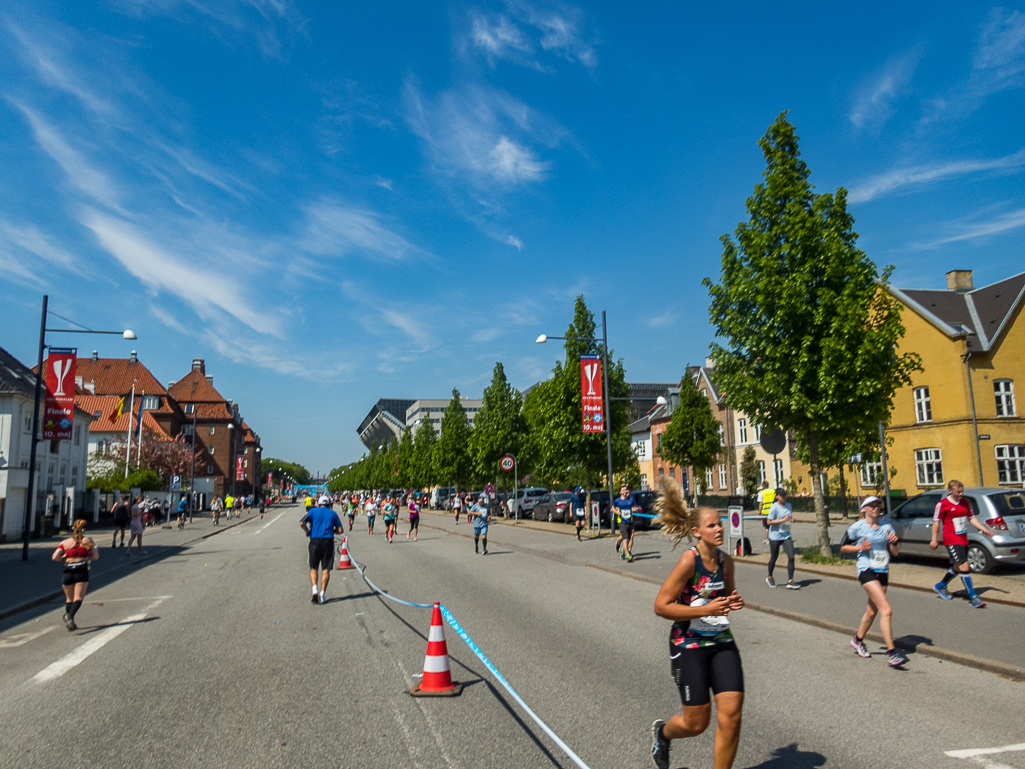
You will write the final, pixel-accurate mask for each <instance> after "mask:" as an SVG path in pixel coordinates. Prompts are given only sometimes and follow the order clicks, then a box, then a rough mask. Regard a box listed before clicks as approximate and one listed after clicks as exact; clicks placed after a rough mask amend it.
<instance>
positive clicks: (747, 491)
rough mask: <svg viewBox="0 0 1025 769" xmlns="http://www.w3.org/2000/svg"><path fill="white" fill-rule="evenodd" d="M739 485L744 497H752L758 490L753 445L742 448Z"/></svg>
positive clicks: (756, 457)
mask: <svg viewBox="0 0 1025 769" xmlns="http://www.w3.org/2000/svg"><path fill="white" fill-rule="evenodd" d="M740 486H741V488H742V489H744V496H745V497H753V496H754V495H755V494H756V493H757V492H758V455H757V454H756V453H755V447H754V446H748V447H747V448H746V449H744V456H743V457H742V458H741V460H740Z"/></svg>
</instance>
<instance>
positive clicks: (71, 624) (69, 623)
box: [64, 619, 78, 632]
mask: <svg viewBox="0 0 1025 769" xmlns="http://www.w3.org/2000/svg"><path fill="white" fill-rule="evenodd" d="M64 627H66V628H67V629H68V631H69V632H70V631H72V630H78V625H76V624H75V620H73V619H69V620H68V621H67V622H66V623H64Z"/></svg>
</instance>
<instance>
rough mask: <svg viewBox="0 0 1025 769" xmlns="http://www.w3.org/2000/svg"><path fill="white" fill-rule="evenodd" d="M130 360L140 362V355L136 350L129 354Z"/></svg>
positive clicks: (130, 361)
mask: <svg viewBox="0 0 1025 769" xmlns="http://www.w3.org/2000/svg"><path fill="white" fill-rule="evenodd" d="M128 362H129V363H138V362H139V356H138V355H137V354H136V353H135V350H132V352H131V354H130V355H129V356H128Z"/></svg>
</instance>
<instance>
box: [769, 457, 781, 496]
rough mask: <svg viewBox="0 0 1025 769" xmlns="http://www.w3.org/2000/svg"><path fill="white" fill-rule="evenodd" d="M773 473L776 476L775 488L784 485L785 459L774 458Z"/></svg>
mask: <svg viewBox="0 0 1025 769" xmlns="http://www.w3.org/2000/svg"><path fill="white" fill-rule="evenodd" d="M772 474H773V477H775V479H776V482H775V488H777V489H778V488H779V487H780V486H782V485H783V460H782V459H774V460H772Z"/></svg>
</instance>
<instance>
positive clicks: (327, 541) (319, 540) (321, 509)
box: [299, 497, 342, 603]
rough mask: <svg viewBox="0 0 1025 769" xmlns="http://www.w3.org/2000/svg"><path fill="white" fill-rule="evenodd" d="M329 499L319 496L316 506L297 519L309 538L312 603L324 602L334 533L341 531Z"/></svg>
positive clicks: (332, 551)
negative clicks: (318, 579) (300, 518)
mask: <svg viewBox="0 0 1025 769" xmlns="http://www.w3.org/2000/svg"><path fill="white" fill-rule="evenodd" d="M330 505H331V500H330V499H328V498H327V497H321V498H320V499H319V500H318V501H317V506H316V507H311V508H310V509H309V511H308V512H307V513H306V515H304V516H303V517H302V520H300V521H299V526H300V528H302V530H303V531H304V532H306V536H307V537H309V538H310V545H309V551H310V585H311V586H312V587H313V598H312V599H310V600H312V601H313V603H324V593H325V592H326V591H327V583H328V580H330V579H331V566H332V564H333V563H334V558H335V534H341V533H342V522H341V520H340V519H339V518H338V514H337V513H336V512H335V511H334V510H332V509H331V507H330ZM318 568H319V569H320V592H319V593H318V592H317V569H318Z"/></svg>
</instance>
